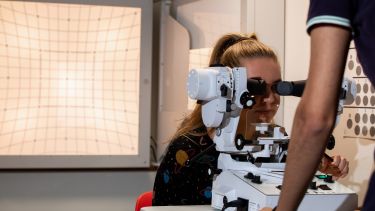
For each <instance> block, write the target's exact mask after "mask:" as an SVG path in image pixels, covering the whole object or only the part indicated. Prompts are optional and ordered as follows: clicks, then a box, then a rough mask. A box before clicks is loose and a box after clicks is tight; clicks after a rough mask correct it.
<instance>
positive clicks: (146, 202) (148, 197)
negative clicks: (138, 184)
mask: <svg viewBox="0 0 375 211" xmlns="http://www.w3.org/2000/svg"><path fill="white" fill-rule="evenodd" d="M150 206H152V191H148V192H144V193H142V194H141V195H139V196H138V198H137V202H136V204H135V211H140V210H141V208H142V207H150Z"/></svg>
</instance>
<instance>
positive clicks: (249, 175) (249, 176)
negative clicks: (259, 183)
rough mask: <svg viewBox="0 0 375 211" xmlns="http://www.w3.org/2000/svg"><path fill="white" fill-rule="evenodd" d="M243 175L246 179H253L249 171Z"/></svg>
mask: <svg viewBox="0 0 375 211" xmlns="http://www.w3.org/2000/svg"><path fill="white" fill-rule="evenodd" d="M244 177H245V178H247V179H254V174H253V173H251V172H249V173H247V174H246V175H245V176H244Z"/></svg>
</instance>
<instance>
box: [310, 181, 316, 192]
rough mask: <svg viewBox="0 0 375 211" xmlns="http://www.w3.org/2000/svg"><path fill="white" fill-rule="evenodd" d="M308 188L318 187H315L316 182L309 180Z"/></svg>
mask: <svg viewBox="0 0 375 211" xmlns="http://www.w3.org/2000/svg"><path fill="white" fill-rule="evenodd" d="M309 188H310V189H313V190H316V189H318V187H316V182H310V184H309Z"/></svg>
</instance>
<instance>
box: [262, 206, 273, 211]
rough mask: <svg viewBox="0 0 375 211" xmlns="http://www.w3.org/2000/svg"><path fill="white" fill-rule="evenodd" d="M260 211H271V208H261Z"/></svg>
mask: <svg viewBox="0 0 375 211" xmlns="http://www.w3.org/2000/svg"><path fill="white" fill-rule="evenodd" d="M260 211H272V208H271V207H263V208H262V209H261V210H260Z"/></svg>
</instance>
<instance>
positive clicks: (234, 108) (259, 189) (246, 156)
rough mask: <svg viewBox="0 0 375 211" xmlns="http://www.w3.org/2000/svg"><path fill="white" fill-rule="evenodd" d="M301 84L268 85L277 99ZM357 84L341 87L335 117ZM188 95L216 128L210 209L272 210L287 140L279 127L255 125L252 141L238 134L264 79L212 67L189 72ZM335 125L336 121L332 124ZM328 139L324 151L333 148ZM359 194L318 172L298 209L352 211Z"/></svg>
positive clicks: (238, 69)
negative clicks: (215, 158)
mask: <svg viewBox="0 0 375 211" xmlns="http://www.w3.org/2000/svg"><path fill="white" fill-rule="evenodd" d="M304 84H305V82H304V81H299V82H286V81H281V82H279V83H276V84H274V85H273V86H272V89H274V90H275V91H276V92H277V93H278V94H279V95H282V96H287V95H294V96H301V94H302V92H303V87H304ZM355 89H356V86H355V84H354V82H352V81H351V80H347V79H345V80H344V81H343V83H342V88H341V94H340V99H339V106H338V115H339V114H341V113H342V108H343V105H344V104H345V103H347V102H348V101H352V100H353V96H354V95H355V93H356V90H355ZM187 90H188V96H189V97H190V98H191V99H194V100H197V101H198V103H201V105H202V119H203V122H204V124H205V126H206V127H208V128H215V131H216V132H215V136H214V140H213V141H214V143H215V147H216V150H217V151H218V152H220V155H219V158H218V169H217V170H215V171H214V172H211V173H212V174H215V176H214V179H213V186H212V202H211V206H212V207H213V208H216V209H221V210H228V211H234V210H252V211H253V210H254V211H255V210H260V209H261V208H263V207H275V206H276V205H277V201H278V198H279V195H280V190H281V189H282V185H281V184H282V179H283V173H284V167H285V161H286V156H287V154H288V143H289V136H287V135H286V133H285V130H284V128H283V127H280V126H277V125H274V124H269V123H254V124H253V126H254V132H253V135H252V136H251V139H245V135H244V134H239V133H237V127H238V123H239V119H240V113H241V111H242V109H251V108H252V107H253V106H254V105H255V104H256V103H257V102H256V97H255V96H259V95H263V94H265V92H266V84H265V82H264V81H263V80H260V79H259V80H256V79H247V75H246V68H243V67H235V68H229V67H225V66H220V65H219V66H214V67H208V68H202V69H192V70H190V72H189V76H188V81H187ZM336 121H338V120H336ZM333 146H334V138H333V136H331V138H330V141H329V142H328V146H327V148H333ZM357 198H358V197H357V194H356V193H355V192H354V191H352V190H351V189H349V188H347V187H345V186H343V185H342V184H340V183H338V182H336V181H333V180H332V175H326V174H323V173H320V172H317V173H316V176H315V177H314V179H313V181H311V183H310V185H309V188H308V190H307V192H306V194H305V197H304V199H303V201H302V203H301V204H300V207H299V210H303V211H304V210H354V209H355V208H356V207H357V201H358V199H357Z"/></svg>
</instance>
